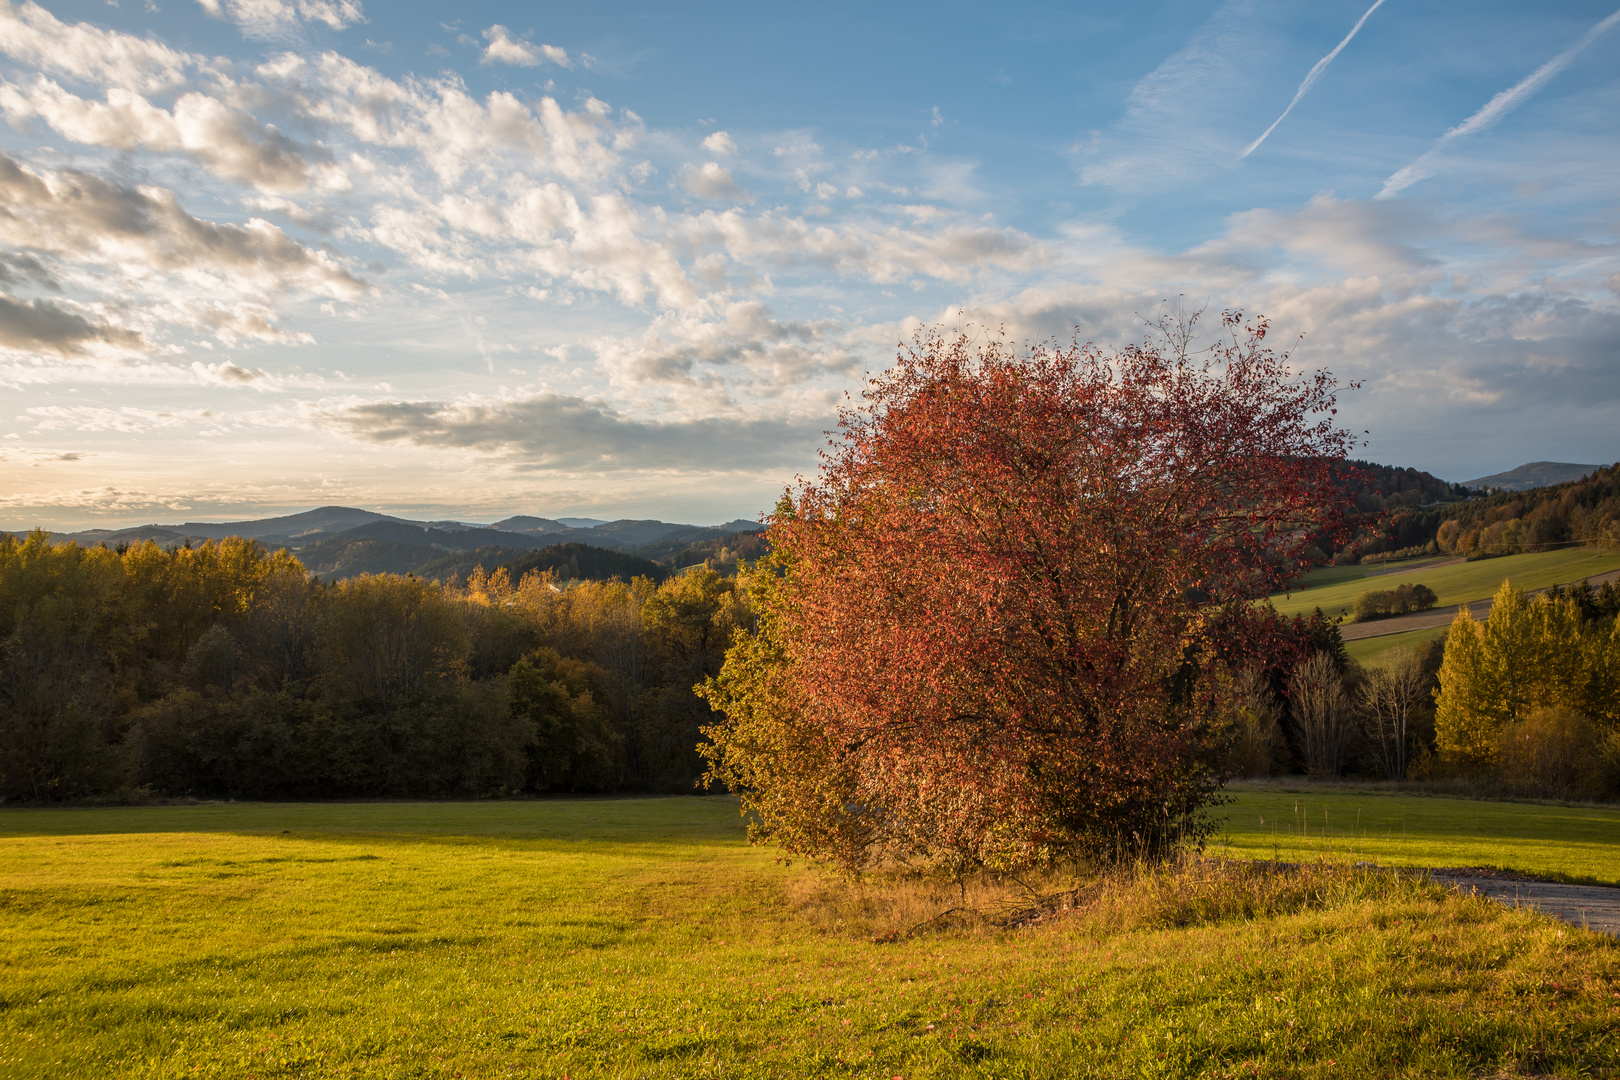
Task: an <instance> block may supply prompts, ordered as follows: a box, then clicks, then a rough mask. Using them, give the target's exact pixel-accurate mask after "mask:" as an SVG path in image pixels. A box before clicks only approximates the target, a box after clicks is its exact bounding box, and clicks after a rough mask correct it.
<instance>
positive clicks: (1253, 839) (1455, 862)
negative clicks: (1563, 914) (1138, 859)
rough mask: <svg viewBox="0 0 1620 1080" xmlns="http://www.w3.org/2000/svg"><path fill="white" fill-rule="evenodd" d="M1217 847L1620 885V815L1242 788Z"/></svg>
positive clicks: (1227, 809) (1286, 787) (1285, 787)
mask: <svg viewBox="0 0 1620 1080" xmlns="http://www.w3.org/2000/svg"><path fill="white" fill-rule="evenodd" d="M1227 791H1228V794H1229V795H1230V796H1231V797H1232V800H1233V801H1232V802H1231V803H1230V804H1228V805H1226V806H1223V807H1220V808H1218V809H1217V811H1216V814H1217V816H1220V817H1225V818H1226V829H1225V832H1224V834H1223V836H1222V838H1221V839H1220V840H1218V841H1217V842H1216V843H1215V844H1214V845H1212V849H1213V850H1215V851H1217V852H1227V853H1230V854H1234V855H1241V856H1243V857H1245V858H1258V859H1270V858H1274V857H1279V858H1283V859H1291V860H1297V859H1315V858H1319V857H1324V856H1327V857H1337V858H1344V859H1350V860H1365V861H1369V862H1376V863H1378V864H1380V865H1383V866H1493V867H1497V868H1500V869H1504V870H1517V871H1520V872H1522V873H1526V874H1535V875H1541V876H1551V877H1559V878H1567V879H1569V880H1573V881H1592V882H1597V883H1601V884H1606V885H1620V809H1609V808H1605V807H1597V806H1548V805H1542V804H1537V803H1507V802H1482V801H1478V800H1474V799H1452V798H1442V797H1437V796H1428V795H1397V794H1388V793H1384V792H1358V791H1354V790H1343V789H1335V788H1332V787H1326V786H1316V785H1309V784H1298V783H1294V784H1290V783H1287V782H1265V781H1261V782H1249V783H1242V782H1240V783H1236V784H1233V785H1232V786H1231V787H1229V788H1228V789H1227Z"/></svg>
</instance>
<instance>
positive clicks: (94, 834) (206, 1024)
mask: <svg viewBox="0 0 1620 1080" xmlns="http://www.w3.org/2000/svg"><path fill="white" fill-rule="evenodd" d="M1240 805H1241V804H1240ZM736 814H737V811H736V804H735V803H734V802H733V801H731V800H729V799H722V798H673V799H616V800H591V801H549V802H509V803H478V804H456V803H441V804H357V805H264V804H257V805H254V804H233V805H226V806H195V807H157V808H141V809H76V810H7V811H3V812H0V836H3V837H4V842H3V844H0V920H3V926H4V930H5V933H4V935H3V938H0V965H3V968H0V971H3V978H0V1075H5V1076H8V1077H24V1076H27V1077H35V1076H38V1077H45V1076H49V1077H98V1078H99V1077H108V1076H120V1077H124V1076H127V1077H181V1076H187V1077H190V1076H219V1077H224V1076H231V1077H283V1076H285V1077H291V1076H300V1077H302V1076H342V1077H362V1076H364V1077H372V1076H375V1077H445V1078H450V1077H455V1076H463V1077H495V1076H503V1077H505V1076H525V1077H531V1076H532V1077H564V1076H567V1077H571V1078H575V1080H577V1078H580V1077H588V1076H589V1077H595V1076H604V1077H676V1076H681V1077H778V1076H779V1077H805V1076H839V1077H842V1076H865V1077H883V1078H888V1077H895V1076H903V1077H906V1078H907V1080H911V1078H913V1077H1013V1076H1017V1077H1075V1076H1097V1077H1102V1076H1108V1077H1115V1076H1120V1075H1139V1076H1208V1077H1236V1076H1254V1075H1264V1076H1277V1077H1327V1076H1344V1077H1352V1076H1354V1077H1362V1076H1369V1075H1396V1076H1454V1077H1464V1076H1479V1075H1485V1074H1500V1075H1528V1074H1544V1073H1557V1074H1560V1075H1566V1074H1567V1075H1573V1074H1575V1073H1580V1074H1582V1075H1590V1076H1614V1075H1620V1042H1617V1035H1616V1032H1617V1029H1620V1024H1617V1018H1620V996H1617V995H1620V943H1617V942H1615V941H1614V940H1613V939H1609V938H1601V937H1598V936H1597V935H1593V934H1589V933H1586V932H1583V931H1579V930H1573V929H1567V928H1564V927H1562V926H1560V925H1556V924H1553V923H1551V922H1549V921H1547V920H1545V919H1542V918H1539V917H1537V916H1534V915H1530V914H1528V913H1524V912H1513V911H1508V910H1505V909H1502V908H1498V907H1495V906H1493V905H1491V904H1489V903H1487V902H1484V901H1479V900H1474V899H1468V898H1464V897H1460V896H1458V895H1456V894H1448V893H1447V892H1445V891H1444V890H1441V889H1439V888H1437V887H1434V886H1431V885H1426V884H1424V883H1422V882H1420V881H1417V880H1414V879H1411V878H1407V879H1397V878H1392V877H1390V876H1389V875H1378V874H1368V873H1365V872H1358V871H1354V870H1351V869H1348V868H1346V869H1328V870H1323V871H1321V872H1320V873H1315V872H1313V873H1305V872H1300V873H1297V874H1281V875H1275V874H1272V875H1267V874H1259V875H1258V876H1255V875H1250V877H1249V878H1248V879H1246V880H1249V881H1250V884H1251V886H1252V888H1250V891H1249V892H1248V893H1244V894H1243V895H1242V896H1237V894H1236V893H1234V894H1233V895H1234V896H1237V898H1238V901H1239V902H1237V903H1236V904H1231V903H1227V904H1226V905H1225V906H1224V907H1223V906H1222V903H1221V902H1220V897H1219V896H1214V895H1202V894H1200V890H1205V891H1206V892H1207V890H1208V889H1210V888H1212V886H1210V885H1209V881H1210V880H1211V879H1210V878H1209V877H1208V876H1207V874H1208V873H1217V871H1218V868H1216V869H1211V870H1208V871H1207V873H1206V870H1200V871H1199V876H1195V877H1190V878H1186V879H1184V880H1181V881H1180V882H1179V884H1176V885H1175V888H1174V889H1173V890H1172V891H1173V892H1175V893H1176V894H1177V895H1173V896H1167V895H1163V890H1162V889H1160V891H1159V892H1158V893H1155V892H1154V891H1153V890H1154V889H1155V888H1159V886H1156V885H1154V883H1153V881H1151V880H1148V879H1144V883H1143V884H1141V885H1139V886H1136V885H1129V884H1128V885H1127V886H1126V887H1125V888H1126V891H1125V892H1123V893H1117V894H1116V895H1115V902H1113V903H1112V906H1108V905H1103V906H1096V907H1092V908H1082V909H1081V910H1077V911H1074V912H1071V913H1069V914H1068V915H1066V916H1063V917H1058V918H1051V919H1046V920H1042V921H1038V922H1037V923H1035V924H1034V925H1031V926H1027V927H1025V928H1023V929H1018V930H998V929H995V928H994V927H990V926H985V925H982V924H971V923H970V924H968V925H965V926H957V927H956V928H954V929H947V930H939V931H933V932H922V933H919V934H917V935H915V936H913V937H909V938H905V937H903V938H902V939H900V940H897V941H893V942H890V943H878V942H876V941H874V940H872V934H871V933H870V930H869V928H865V927H860V926H857V925H856V923H855V922H852V921H848V920H846V918H845V916H847V915H850V914H851V913H852V912H856V911H858V909H859V908H860V906H861V903H862V896H863V895H867V894H863V887H862V886H855V885H850V884H848V883H843V882H840V881H839V880H837V879H832V878H828V877H824V876H822V875H820V874H819V873H818V872H816V871H814V870H811V869H808V868H805V867H803V866H786V865H783V864H781V863H778V862H776V861H775V860H774V859H773V855H772V852H770V851H768V850H762V849H757V848H750V847H748V846H747V845H746V844H745V843H744V842H743V840H742V836H741V830H740V828H739V826H738V822H737V816H736ZM1234 865H1236V864H1234ZM1243 865H1254V864H1243ZM1210 867H1212V868H1214V867H1216V864H1210ZM1201 882H1202V884H1201ZM1246 887H1247V886H1246ZM1131 889H1136V890H1137V891H1136V892H1131V891H1130V890H1131ZM1245 896H1247V897H1249V898H1250V899H1249V900H1245V899H1244V897H1245ZM1254 897H1260V898H1261V899H1262V900H1263V903H1261V904H1260V906H1259V907H1255V906H1254V905H1253V904H1252V903H1251V902H1250V901H1251V900H1252V899H1253V898H1254ZM1268 898H1269V899H1268ZM946 902H949V901H946Z"/></svg>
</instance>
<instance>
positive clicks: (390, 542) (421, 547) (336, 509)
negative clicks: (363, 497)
mask: <svg viewBox="0 0 1620 1080" xmlns="http://www.w3.org/2000/svg"><path fill="white" fill-rule="evenodd" d="M584 522H590V523H592V524H591V525H590V527H588V528H582V527H578V525H577V524H571V523H584ZM763 528H764V526H762V525H760V524H759V523H758V522H755V521H743V520H738V521H732V522H728V523H726V524H725V525H721V526H705V525H680V524H671V523H669V522H666V521H650V520H648V521H631V520H624V521H597V520H596V519H595V518H568V519H553V518H541V517H531V516H527V515H518V516H515V517H510V518H506V519H505V520H503V521H498V522H496V523H495V524H493V525H469V524H467V523H465V522H460V521H411V520H409V519H407V518H399V517H393V516H391V515H388V514H380V513H377V512H375V511H371V510H359V509H356V508H354V507H348V506H322V507H319V508H317V509H314V510H306V511H304V512H303V513H300V514H289V515H287V516H285V517H277V518H259V519H256V520H253V521H225V522H206V521H188V522H186V523H184V524H182V525H140V526H136V527H134V528H128V529H88V530H85V531H83V532H77V533H56V534H53V535H52V539H53V540H56V541H63V540H76V541H78V542H79V543H81V544H106V545H108V546H109V547H116V546H117V545H119V544H138V543H143V542H145V541H147V540H150V541H152V542H154V543H157V544H160V545H162V546H164V547H169V546H172V545H177V544H198V543H202V542H204V541H207V540H223V539H225V538H226V537H230V536H241V537H246V538H247V539H250V540H257V541H259V542H260V543H262V544H264V545H265V546H266V547H269V548H286V549H288V550H289V551H291V552H293V553H294V554H295V555H297V556H298V558H299V561H301V562H302V563H303V564H304V565H305V566H306V567H308V568H309V570H310V571H311V572H312V573H316V574H319V575H320V576H321V577H323V578H326V579H327V580H331V581H335V580H339V579H342V578H346V577H352V576H354V575H356V574H368V573H369V574H378V573H397V574H404V573H415V574H418V575H421V576H429V577H435V578H449V577H463V576H465V575H466V574H467V573H470V572H471V571H472V570H473V569H474V568H475V567H477V566H483V567H484V568H485V569H487V570H493V569H495V568H496V567H497V566H504V565H508V564H511V563H514V562H516V561H518V560H519V559H521V558H522V557H523V556H524V555H525V554H527V553H528V552H531V551H537V550H540V549H543V548H548V547H553V546H555V545H559V544H588V545H590V547H591V549H593V550H594V551H598V552H603V553H604V554H605V553H607V552H617V553H622V554H624V555H627V556H635V557H636V560H637V561H636V563H635V565H636V566H637V569H636V570H635V571H634V572H635V573H642V572H644V571H645V569H646V565H651V564H650V562H648V563H645V564H644V563H643V562H642V560H654V561H659V562H664V563H666V564H667V563H668V561H669V559H670V558H671V557H672V556H673V555H674V554H675V553H676V552H677V551H681V550H683V549H685V548H687V547H689V546H690V545H693V544H704V543H708V542H710V541H713V540H716V539H719V538H721V537H727V536H729V534H732V533H757V532H759V531H761V530H762V529H763ZM732 546H733V547H734V546H735V542H732ZM568 557H570V558H573V559H574V561H575V562H576V563H577V562H579V559H578V552H577V551H576V552H571V553H570V554H569V556H568ZM586 561H587V562H589V564H590V565H591V566H592V567H595V566H597V565H598V564H600V565H601V566H604V567H605V566H607V565H608V564H609V563H610V562H612V560H609V559H602V558H599V557H598V556H596V555H590V554H589V553H587V560H586ZM537 565H538V564H537ZM631 565H632V564H631V563H628V562H627V563H624V566H625V567H629V566H631ZM558 569H559V570H560V569H561V567H558ZM578 573H579V574H580V575H581V576H589V573H588V572H587V571H586V570H585V569H584V566H583V564H581V569H580V570H579V571H578Z"/></svg>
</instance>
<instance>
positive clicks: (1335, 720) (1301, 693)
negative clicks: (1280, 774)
mask: <svg viewBox="0 0 1620 1080" xmlns="http://www.w3.org/2000/svg"><path fill="white" fill-rule="evenodd" d="M1288 700H1289V704H1290V705H1291V706H1292V707H1293V712H1294V723H1295V725H1297V726H1298V728H1299V733H1300V736H1301V742H1302V743H1303V747H1302V749H1303V750H1304V757H1305V769H1306V771H1307V772H1311V773H1317V774H1321V775H1324V776H1336V775H1338V772H1339V770H1340V769H1341V768H1343V767H1344V752H1345V749H1346V748H1348V747H1349V745H1350V737H1351V736H1352V735H1353V734H1354V733H1355V728H1354V716H1353V714H1352V712H1351V709H1350V698H1349V696H1348V695H1347V694H1346V693H1345V692H1344V677H1343V676H1342V675H1340V673H1339V669H1338V668H1337V667H1335V666H1334V663H1333V658H1332V657H1331V656H1329V655H1328V654H1327V653H1317V654H1316V655H1315V656H1313V657H1311V658H1310V659H1309V660H1306V661H1305V662H1303V663H1301V664H1300V665H1299V666H1298V667H1297V668H1295V669H1294V674H1293V675H1292V676H1291V677H1290V678H1289V680H1288Z"/></svg>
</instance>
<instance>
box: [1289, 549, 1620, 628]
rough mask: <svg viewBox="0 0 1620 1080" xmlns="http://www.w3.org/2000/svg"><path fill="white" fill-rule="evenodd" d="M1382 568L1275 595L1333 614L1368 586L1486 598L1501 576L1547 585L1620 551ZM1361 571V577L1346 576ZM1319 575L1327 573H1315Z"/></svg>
mask: <svg viewBox="0 0 1620 1080" xmlns="http://www.w3.org/2000/svg"><path fill="white" fill-rule="evenodd" d="M1377 569H1379V568H1378V567H1368V568H1363V567H1359V566H1338V567H1329V568H1325V569H1324V570H1318V571H1314V572H1313V573H1312V574H1309V575H1306V578H1305V579H1303V580H1302V582H1301V583H1302V584H1303V585H1305V588H1304V590H1303V591H1300V592H1294V593H1288V594H1283V593H1279V594H1277V595H1276V596H1273V597H1272V598H1271V602H1272V604H1273V605H1274V606H1275V607H1276V608H1277V610H1278V611H1280V612H1282V613H1283V614H1284V615H1307V614H1309V613H1310V612H1311V610H1312V609H1314V608H1318V607H1320V608H1321V609H1322V611H1323V612H1324V613H1325V614H1327V615H1329V616H1335V615H1344V614H1348V613H1349V612H1350V609H1351V608H1352V607H1353V606H1354V605H1355V602H1356V597H1357V596H1359V595H1361V594H1362V593H1364V592H1366V591H1367V590H1368V589H1393V588H1395V587H1396V586H1398V585H1405V584H1414V585H1427V586H1428V587H1429V588H1431V589H1433V590H1434V591H1435V593H1436V594H1438V596H1439V597H1440V599H1439V606H1440V607H1447V606H1449V605H1451V604H1466V603H1469V602H1470V601H1474V600H1487V599H1489V598H1490V597H1492V596H1494V595H1495V594H1496V590H1497V589H1498V588H1500V587H1501V584H1502V581H1503V579H1504V578H1505V579H1509V580H1511V581H1512V582H1513V584H1514V585H1515V586H1516V587H1518V588H1521V589H1545V588H1546V587H1547V586H1549V585H1555V584H1560V583H1566V582H1571V581H1580V580H1582V579H1584V578H1589V577H1596V576H1597V575H1599V574H1604V573H1608V572H1609V571H1610V570H1617V569H1620V551H1605V550H1600V549H1598V548H1568V549H1565V550H1563V551H1540V552H1535V553H1533V554H1529V555H1507V556H1504V557H1502V558H1500V559H1481V560H1479V561H1478V562H1458V563H1452V564H1451V565H1449V566H1435V565H1434V563H1433V562H1427V561H1426V562H1422V563H1416V564H1409V565H1407V566H1405V568H1403V569H1402V570H1401V571H1400V572H1399V573H1395V574H1377V575H1374V576H1370V577H1369V576H1368V574H1367V572H1368V570H1377ZM1349 571H1360V572H1361V573H1360V575H1359V576H1348V573H1347V572H1349ZM1316 575H1324V576H1322V577H1317V576H1316Z"/></svg>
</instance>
